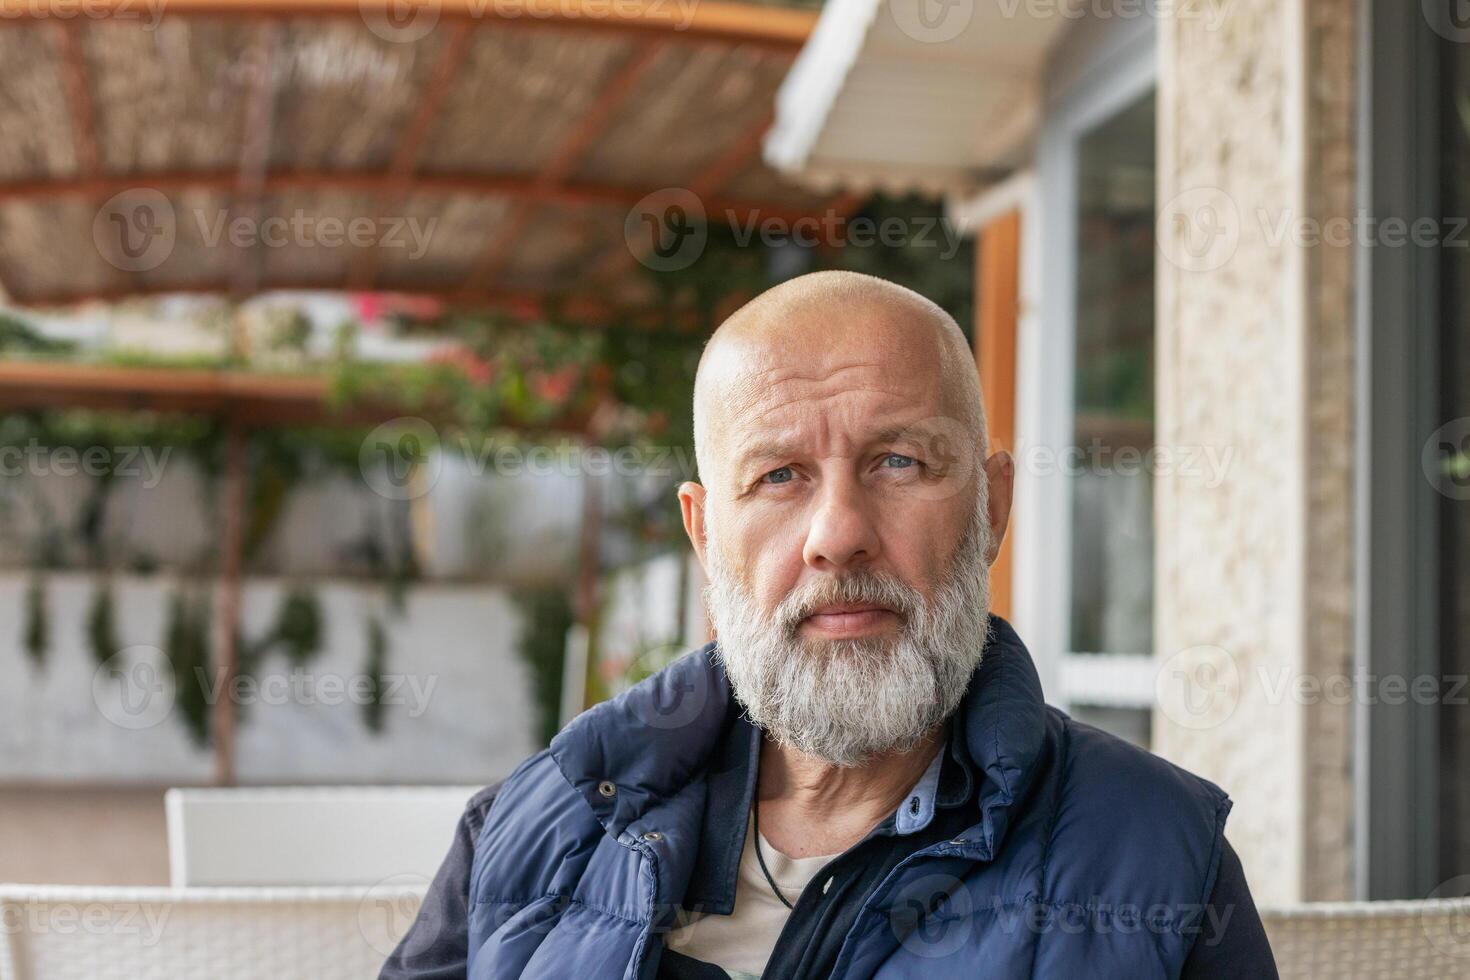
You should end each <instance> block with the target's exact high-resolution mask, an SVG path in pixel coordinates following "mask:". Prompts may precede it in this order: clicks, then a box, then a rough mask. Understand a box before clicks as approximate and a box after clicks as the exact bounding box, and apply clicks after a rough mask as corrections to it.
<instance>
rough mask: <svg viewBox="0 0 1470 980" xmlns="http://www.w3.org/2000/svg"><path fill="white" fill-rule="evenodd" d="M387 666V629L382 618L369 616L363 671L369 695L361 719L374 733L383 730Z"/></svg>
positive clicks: (376, 733) (379, 732)
mask: <svg viewBox="0 0 1470 980" xmlns="http://www.w3.org/2000/svg"><path fill="white" fill-rule="evenodd" d="M387 668H388V631H387V629H386V628H384V626H383V620H382V619H380V618H379V617H377V616H369V617H368V621H367V663H366V665H365V666H364V668H363V673H364V674H365V675H366V676H367V678H368V688H369V690H370V692H371V697H370V698H369V699H368V700H367V701H365V702H363V705H362V721H363V724H364V725H366V726H367V730H368V731H370V732H372V733H373V734H374V735H378V734H381V733H382V731H383V691H384V688H385V686H386V685H385V683H384V677H383V674H384V672H385V671H386V670H387Z"/></svg>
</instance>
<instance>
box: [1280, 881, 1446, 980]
mask: <svg viewBox="0 0 1470 980" xmlns="http://www.w3.org/2000/svg"><path fill="white" fill-rule="evenodd" d="M1261 918H1262V920H1263V921H1264V922H1265V925H1266V932H1267V934H1268V935H1269V936H1270V937H1271V950H1272V952H1273V953H1275V955H1276V964H1277V968H1278V969H1279V970H1280V971H1281V978H1282V980H1307V978H1312V980H1316V978H1319V977H1331V978H1333V980H1399V978H1413V980H1465V978H1467V977H1470V899H1466V898H1455V899H1429V900H1425V901H1415V902H1343V903H1333V902H1324V903H1321V904H1310V905H1300V906H1295V907H1292V908H1283V909H1263V910H1262V911H1261Z"/></svg>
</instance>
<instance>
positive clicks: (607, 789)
mask: <svg viewBox="0 0 1470 980" xmlns="http://www.w3.org/2000/svg"><path fill="white" fill-rule="evenodd" d="M597 792H599V793H601V794H602V795H603V796H606V797H607V798H608V799H612V798H613V797H614V796H617V795H618V788H617V787H616V786H614V785H613V784H612V783H610V782H608V781H607V780H606V779H604V780H603V781H602V782H600V783H598V784H597Z"/></svg>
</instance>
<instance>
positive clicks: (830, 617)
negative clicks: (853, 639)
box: [801, 603, 898, 637]
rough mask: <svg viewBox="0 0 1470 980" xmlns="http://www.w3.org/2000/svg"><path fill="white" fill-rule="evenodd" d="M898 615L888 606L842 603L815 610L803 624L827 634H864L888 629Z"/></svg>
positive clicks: (843, 635) (839, 635)
mask: <svg viewBox="0 0 1470 980" xmlns="http://www.w3.org/2000/svg"><path fill="white" fill-rule="evenodd" d="M897 617H898V614H897V613H895V612H894V611H893V610H892V609H889V608H888V607H887V606H879V605H874V604H872V603H842V604H839V605H830V606H822V607H820V608H818V609H816V610H814V611H813V612H812V613H811V614H810V615H808V616H807V617H806V618H805V619H803V620H802V621H801V625H802V626H804V627H808V628H810V629H812V630H815V631H816V632H819V633H822V634H824V635H827V636H834V637H848V636H863V635H866V634H869V633H876V632H878V631H879V630H883V629H887V628H888V627H889V626H890V625H891V624H892V623H893V621H894V620H895V619H897Z"/></svg>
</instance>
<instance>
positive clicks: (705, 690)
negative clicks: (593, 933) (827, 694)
mask: <svg viewBox="0 0 1470 980" xmlns="http://www.w3.org/2000/svg"><path fill="white" fill-rule="evenodd" d="M739 711H740V707H739V703H738V702H737V701H736V700H735V698H734V697H733V695H732V693H731V690H730V682H729V679H728V678H727V677H726V676H725V672H724V669H723V668H722V667H721V666H720V664H719V663H718V661H717V659H716V656H715V644H713V643H711V644H708V645H706V646H704V647H701V648H700V649H698V650H695V651H692V652H690V653H688V654H685V655H684V656H683V657H681V658H679V659H678V660H677V661H675V662H674V663H673V664H671V665H669V666H668V667H666V668H664V669H663V670H661V671H659V672H658V673H656V674H654V675H653V676H652V677H649V678H648V679H646V680H644V681H643V682H641V683H639V684H637V685H635V686H634V687H632V688H630V689H629V690H628V691H626V692H624V693H623V694H621V695H619V696H618V697H616V698H613V699H612V700H610V701H605V702H603V703H602V704H599V705H597V706H596V707H593V708H591V709H589V710H587V711H585V712H583V713H582V714H581V715H579V716H578V717H577V718H576V719H574V720H573V721H572V722H571V723H570V724H569V725H567V727H566V728H565V729H563V730H562V731H561V733H560V734H558V735H557V736H556V738H554V739H553V740H552V742H551V750H550V751H551V756H552V758H553V759H554V760H555V761H556V764H557V766H558V767H559V768H560V769H561V772H562V774H563V776H565V777H566V780H567V782H569V783H570V784H571V785H572V786H573V787H574V788H575V789H576V790H577V792H578V793H579V794H581V796H582V798H583V799H585V800H586V801H587V805H588V806H590V807H591V808H592V812H593V813H594V814H596V816H597V819H598V820H599V822H601V823H602V825H603V827H604V828H606V830H607V832H608V833H609V834H611V835H612V836H613V837H615V838H618V839H623V838H624V835H625V833H627V832H629V830H630V827H631V828H632V829H633V831H635V832H636V831H637V830H638V829H639V828H638V827H635V826H633V825H634V824H635V823H636V824H640V825H641V824H642V823H643V822H644V821H645V820H646V819H647V818H648V817H649V816H650V815H651V813H652V811H654V810H659V809H663V808H664V807H665V804H669V803H673V802H674V801H675V798H676V797H677V798H682V799H684V800H688V801H689V803H690V804H691V805H692V804H694V803H695V802H696V801H695V800H693V799H692V798H691V793H690V790H691V789H693V788H694V787H693V785H692V784H694V783H695V782H696V780H699V778H700V777H702V776H703V775H704V774H705V772H706V770H707V769H708V768H709V765H710V763H711V761H712V759H713V758H714V756H715V753H716V751H717V750H718V748H719V747H720V744H721V742H722V740H723V738H724V736H725V735H726V733H727V732H728V731H729V729H730V726H731V724H732V722H733V721H734V719H735V718H736V717H737V716H738V713H739ZM955 723H956V725H957V726H959V729H960V731H959V733H958V734H961V735H962V736H963V739H964V743H965V748H966V750H967V751H968V753H969V756H970V759H971V761H972V762H973V763H974V764H975V766H976V767H977V768H978V770H979V771H980V773H981V774H982V776H983V778H982V780H981V785H980V786H979V788H978V793H977V799H976V802H977V805H978V808H979V815H980V822H979V823H978V824H977V825H976V831H977V833H978V834H979V839H978V840H976V841H974V844H975V845H976V851H975V856H976V857H977V858H980V859H982V860H990V859H993V858H994V856H995V854H996V853H997V851H998V850H999V848H1000V846H1001V844H1002V842H1003V839H1004V836H1005V833H1006V830H1007V829H1008V827H1009V826H1010V824H1011V822H1012V820H1013V819H1014V817H1015V811H1016V810H1018V809H1019V806H1018V804H1019V803H1021V802H1022V801H1024V799H1025V797H1026V792H1027V790H1028V788H1029V787H1030V785H1031V783H1032V780H1033V777H1034V775H1035V771H1036V769H1037V768H1038V760H1039V759H1040V756H1041V751H1042V746H1043V743H1044V735H1045V705H1044V703H1043V701H1042V696H1041V682H1040V680H1039V679H1038V678H1037V675H1036V668H1035V666H1034V665H1033V664H1032V662H1031V655H1030V654H1029V653H1028V652H1027V651H1026V648H1025V646H1023V645H1022V643H1021V641H1020V639H1019V638H1018V637H1017V636H1016V633H1015V631H1014V630H1013V629H1012V628H1011V626H1010V624H1009V623H1007V622H1006V621H1005V620H1003V619H1001V618H1000V617H998V616H992V617H991V618H990V635H989V638H988V640H987V642H986V647H985V655H984V657H983V658H982V659H981V662H980V667H979V669H978V670H977V671H976V672H975V675H974V677H973V678H972V679H971V681H970V685H969V688H968V690H967V691H966V694H965V698H964V700H963V702H962V703H961V707H960V709H959V711H958V712H957V713H956V717H955ZM701 783H702V780H701ZM702 789H703V788H702V785H701V787H700V792H699V793H698V794H697V795H698V797H699V799H698V801H697V802H698V804H699V808H700V809H702V803H703V791H702ZM681 809H688V808H687V807H684V808H681ZM685 822H687V821H686V819H681V820H680V823H685ZM681 863H682V862H681Z"/></svg>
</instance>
